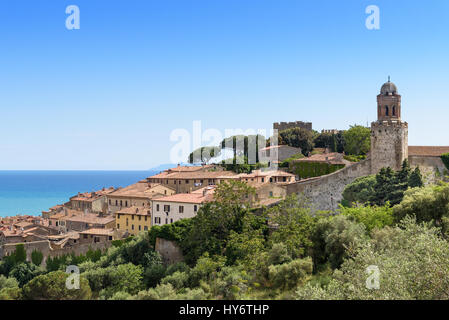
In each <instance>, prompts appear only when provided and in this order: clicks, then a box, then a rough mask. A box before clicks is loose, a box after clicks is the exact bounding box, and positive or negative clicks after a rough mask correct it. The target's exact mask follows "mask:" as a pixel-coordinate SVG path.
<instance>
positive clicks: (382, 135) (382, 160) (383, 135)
mask: <svg viewBox="0 0 449 320" xmlns="http://www.w3.org/2000/svg"><path fill="white" fill-rule="evenodd" d="M370 155H371V159H372V168H371V172H372V173H373V174H375V173H378V172H379V170H380V169H381V168H384V167H390V168H392V169H393V170H400V169H401V166H402V162H403V161H404V159H407V158H408V124H407V122H401V121H376V122H373V123H372V124H371V150H370Z"/></svg>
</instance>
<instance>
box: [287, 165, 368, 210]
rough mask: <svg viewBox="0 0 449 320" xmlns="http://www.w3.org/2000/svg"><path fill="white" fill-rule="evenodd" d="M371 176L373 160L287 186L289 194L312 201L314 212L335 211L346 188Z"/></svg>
mask: <svg viewBox="0 0 449 320" xmlns="http://www.w3.org/2000/svg"><path fill="white" fill-rule="evenodd" d="M369 174H371V159H370V158H368V159H365V160H363V161H360V162H356V163H354V164H351V165H348V166H346V167H345V168H343V169H341V170H338V171H335V172H333V173H331V174H328V175H325V176H321V177H318V178H311V179H307V180H305V181H298V182H296V183H292V184H290V185H288V186H287V193H288V194H292V193H296V194H298V195H301V194H303V195H304V196H306V198H307V199H309V200H310V201H311V204H312V207H313V209H314V210H335V209H337V208H338V203H339V202H340V201H341V199H342V193H343V190H344V188H345V186H346V185H347V184H349V183H351V182H352V181H354V179H356V178H358V177H362V176H367V175H369Z"/></svg>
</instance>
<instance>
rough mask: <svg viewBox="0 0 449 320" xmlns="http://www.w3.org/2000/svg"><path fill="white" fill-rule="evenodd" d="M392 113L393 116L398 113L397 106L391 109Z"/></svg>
mask: <svg viewBox="0 0 449 320" xmlns="http://www.w3.org/2000/svg"><path fill="white" fill-rule="evenodd" d="M391 115H392V116H395V115H396V106H393V109H392V110H391Z"/></svg>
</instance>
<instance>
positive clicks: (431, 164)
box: [408, 156, 447, 184]
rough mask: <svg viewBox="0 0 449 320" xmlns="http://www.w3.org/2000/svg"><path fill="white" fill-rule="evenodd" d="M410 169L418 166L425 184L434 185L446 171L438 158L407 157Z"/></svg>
mask: <svg viewBox="0 0 449 320" xmlns="http://www.w3.org/2000/svg"><path fill="white" fill-rule="evenodd" d="M408 161H409V163H410V167H412V169H413V168H415V167H417V166H419V170H420V171H421V174H422V176H423V180H424V183H425V184H429V183H436V182H437V181H438V180H440V179H441V177H442V176H444V174H445V172H446V171H447V169H446V166H445V165H444V163H443V160H441V158H440V157H431V156H409V157H408Z"/></svg>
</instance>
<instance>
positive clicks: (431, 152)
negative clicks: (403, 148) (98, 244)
mask: <svg viewBox="0 0 449 320" xmlns="http://www.w3.org/2000/svg"><path fill="white" fill-rule="evenodd" d="M443 153H449V146H446V147H433V146H409V147H408V155H409V156H428V157H439V156H441V155H442V154H443Z"/></svg>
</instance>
